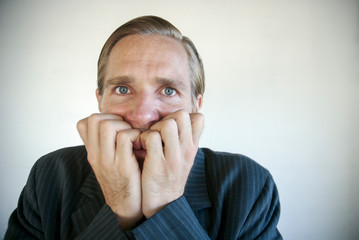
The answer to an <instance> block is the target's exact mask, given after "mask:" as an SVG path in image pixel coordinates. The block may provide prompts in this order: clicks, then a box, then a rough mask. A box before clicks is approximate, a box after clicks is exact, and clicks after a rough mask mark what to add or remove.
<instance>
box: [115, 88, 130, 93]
mask: <svg viewBox="0 0 359 240" xmlns="http://www.w3.org/2000/svg"><path fill="white" fill-rule="evenodd" d="M129 91H130V90H129V89H128V87H124V86H120V87H117V88H116V92H117V93H119V94H127V93H129Z"/></svg>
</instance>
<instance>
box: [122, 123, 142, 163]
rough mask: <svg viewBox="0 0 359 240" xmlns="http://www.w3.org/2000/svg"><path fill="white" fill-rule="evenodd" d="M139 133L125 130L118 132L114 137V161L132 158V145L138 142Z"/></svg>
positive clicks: (135, 130)
mask: <svg viewBox="0 0 359 240" xmlns="http://www.w3.org/2000/svg"><path fill="white" fill-rule="evenodd" d="M140 134H141V131H140V130H138V129H126V130H122V131H119V132H118V133H117V136H116V139H117V140H116V156H117V157H116V159H118V160H120V161H121V160H122V159H125V160H126V159H128V158H133V157H134V154H133V145H134V143H135V142H137V141H139V138H140Z"/></svg>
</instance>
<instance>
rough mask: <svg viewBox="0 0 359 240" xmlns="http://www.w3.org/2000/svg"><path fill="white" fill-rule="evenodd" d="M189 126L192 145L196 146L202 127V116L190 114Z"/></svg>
mask: <svg viewBox="0 0 359 240" xmlns="http://www.w3.org/2000/svg"><path fill="white" fill-rule="evenodd" d="M190 119H191V125H192V139H193V144H194V145H195V146H198V144H199V138H200V136H201V135H202V131H203V127H204V116H203V114H201V113H191V114H190Z"/></svg>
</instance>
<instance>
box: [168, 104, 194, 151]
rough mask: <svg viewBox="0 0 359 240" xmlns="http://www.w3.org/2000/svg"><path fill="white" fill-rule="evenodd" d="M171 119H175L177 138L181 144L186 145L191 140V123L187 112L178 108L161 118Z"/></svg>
mask: <svg viewBox="0 0 359 240" xmlns="http://www.w3.org/2000/svg"><path fill="white" fill-rule="evenodd" d="M167 119H173V120H175V121H176V124H177V129H178V138H179V141H180V143H181V145H187V144H189V143H191V141H192V125H191V120H190V116H189V113H188V112H186V111H184V110H179V111H177V112H174V113H172V114H169V115H167V116H166V117H164V118H163V120H167Z"/></svg>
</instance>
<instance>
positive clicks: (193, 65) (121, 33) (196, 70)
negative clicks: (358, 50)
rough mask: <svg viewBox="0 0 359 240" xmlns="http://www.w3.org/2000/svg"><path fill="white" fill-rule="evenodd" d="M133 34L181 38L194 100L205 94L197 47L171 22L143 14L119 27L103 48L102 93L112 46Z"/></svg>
mask: <svg viewBox="0 0 359 240" xmlns="http://www.w3.org/2000/svg"><path fill="white" fill-rule="evenodd" d="M133 34H139V35H142V36H146V35H162V36H166V37H171V38H174V39H177V40H179V41H180V42H181V43H182V44H183V47H184V48H185V50H186V52H187V55H188V62H189V69H190V79H191V89H192V100H193V102H195V100H196V98H197V96H198V95H199V94H201V95H203V93H204V89H205V84H204V82H205V77H204V70H203V63H202V60H201V57H200V56H199V54H198V52H197V49H196V47H195V46H194V44H193V43H192V41H191V40H190V39H189V38H187V37H185V36H183V35H182V33H181V32H180V31H179V30H178V29H177V28H176V27H175V26H173V25H172V24H171V23H170V22H168V21H166V20H165V19H162V18H160V17H156V16H143V17H138V18H135V19H133V20H130V21H129V22H127V23H125V24H123V25H122V26H120V27H119V28H117V29H116V30H115V31H114V32H113V33H112V34H111V36H110V37H109V38H108V39H107V41H106V43H105V45H104V46H103V48H102V50H101V53H100V57H99V59H98V66H97V71H98V72H97V87H98V90H99V94H100V95H102V94H103V88H104V78H105V70H106V66H107V63H108V59H109V57H110V54H111V50H112V48H113V47H114V46H115V44H116V43H117V42H118V41H120V40H121V39H122V38H124V37H126V36H129V35H133Z"/></svg>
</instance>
